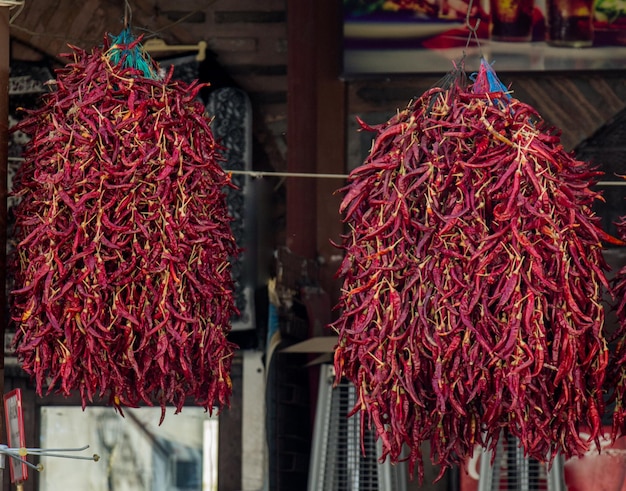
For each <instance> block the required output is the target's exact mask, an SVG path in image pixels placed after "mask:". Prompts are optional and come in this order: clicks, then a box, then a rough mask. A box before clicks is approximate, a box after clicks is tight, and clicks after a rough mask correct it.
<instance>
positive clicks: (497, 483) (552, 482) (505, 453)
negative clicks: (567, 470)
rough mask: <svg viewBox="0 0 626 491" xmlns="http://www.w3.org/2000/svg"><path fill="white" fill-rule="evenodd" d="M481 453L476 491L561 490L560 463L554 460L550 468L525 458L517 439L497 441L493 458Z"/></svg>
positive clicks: (561, 471) (561, 470) (510, 438)
mask: <svg viewBox="0 0 626 491" xmlns="http://www.w3.org/2000/svg"><path fill="white" fill-rule="evenodd" d="M491 458H492V453H491V452H489V451H483V454H482V456H481V464H480V479H479V485H478V491H562V490H563V481H562V479H563V477H562V476H563V460H562V457H561V456H557V457H556V458H555V459H554V463H553V464H552V467H551V468H550V469H548V468H547V466H546V464H544V463H542V462H539V461H536V460H533V459H529V458H527V457H525V456H524V450H523V448H522V447H521V446H520V444H519V441H518V440H517V439H516V438H513V437H508V438H506V439H505V438H500V440H499V441H498V445H497V447H496V455H495V459H494V460H493V465H492V464H491Z"/></svg>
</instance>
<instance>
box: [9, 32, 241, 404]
mask: <svg viewBox="0 0 626 491" xmlns="http://www.w3.org/2000/svg"><path fill="white" fill-rule="evenodd" d="M137 43H138V41H137V40H136V41H133V42H132V43H131V44H130V45H128V46H123V47H122V50H121V52H122V56H121V58H120V59H119V60H118V62H117V64H116V63H114V62H112V61H111V56H112V54H117V55H119V54H120V46H117V45H112V46H109V42H108V41H105V45H104V47H103V48H95V49H93V50H92V51H91V52H90V53H88V52H86V51H83V50H81V49H78V48H73V53H71V54H69V55H66V56H67V57H68V58H70V62H69V63H68V64H67V65H66V66H65V67H64V68H62V69H59V70H58V71H57V78H56V82H55V85H56V90H54V91H53V92H51V93H49V94H47V95H46V96H45V97H44V98H43V101H42V107H41V108H40V109H38V110H36V111H34V112H32V113H31V114H30V115H29V116H28V117H27V118H26V119H25V120H24V121H23V122H22V123H21V124H20V125H19V129H20V130H22V131H24V132H26V133H27V134H28V135H30V136H31V138H32V139H31V141H30V144H29V146H28V149H27V151H26V153H25V162H24V163H23V165H22V167H21V168H20V169H19V172H18V175H17V177H16V181H15V188H14V192H15V195H16V196H17V197H19V199H20V202H19V205H18V206H17V208H16V209H15V217H16V234H15V239H16V243H17V249H16V250H17V253H16V257H15V261H14V275H15V284H16V286H15V289H14V290H13V291H12V294H11V299H12V301H11V307H12V318H13V320H14V321H15V322H16V331H17V332H16V337H15V343H16V349H17V356H18V357H19V360H20V361H21V364H22V367H23V368H24V370H26V372H28V373H30V374H32V375H33V376H34V379H35V380H36V385H37V391H38V392H39V393H40V394H41V393H42V392H43V390H44V388H46V390H47V391H48V392H51V391H58V392H60V393H63V394H66V395H68V394H70V393H71V392H72V391H75V390H77V391H79V392H80V395H81V398H82V402H83V405H85V404H87V403H88V402H89V401H91V400H93V398H94V397H107V396H108V397H109V398H110V402H111V404H113V405H114V406H115V407H116V408H117V409H118V410H121V409H122V406H136V405H138V404H140V403H146V404H159V405H160V406H161V407H162V409H163V415H164V411H165V406H166V405H167V404H174V405H175V406H176V410H177V412H178V411H180V410H181V408H182V406H183V404H184V403H185V401H186V399H187V398H190V399H193V400H194V401H195V403H196V404H198V405H200V406H203V407H204V408H206V409H208V410H212V409H213V406H214V405H215V406H222V405H224V404H227V403H228V401H229V396H230V393H231V382H230V375H229V374H230V365H231V360H232V356H233V352H234V351H233V350H234V348H235V346H234V345H233V344H232V343H231V342H229V341H228V339H227V334H228V332H229V330H230V318H231V316H232V315H233V313H234V311H235V307H234V303H233V295H232V279H231V274H230V265H229V258H230V257H232V256H234V255H235V254H236V253H237V250H236V246H235V241H234V238H233V236H232V233H231V230H230V217H229V216H228V213H227V207H226V203H225V199H224V193H223V189H224V187H225V186H229V185H230V180H229V177H228V176H227V174H226V173H225V172H224V171H223V170H222V169H221V167H220V165H219V161H220V159H221V157H220V154H219V148H218V145H217V144H216V142H215V140H214V138H213V134H212V132H211V129H210V126H209V124H210V121H209V120H208V118H207V117H206V116H205V114H204V106H203V104H202V103H201V102H199V101H198V100H197V98H196V96H197V94H198V92H199V90H200V88H201V85H199V84H196V83H194V84H191V85H189V84H186V83H183V82H176V81H173V80H171V73H170V75H168V76H166V77H165V78H163V79H161V78H158V77H157V78H151V77H150V76H149V75H150V74H151V73H152V72H151V70H148V71H146V70H143V69H139V68H137V67H135V66H133V64H132V63H131V64H129V63H128V59H127V58H126V56H125V53H127V52H129V51H132V50H133V49H139V48H138V44H137ZM146 66H148V65H146V64H145V63H144V65H143V67H144V68H145V67H146ZM147 75H148V76H147Z"/></svg>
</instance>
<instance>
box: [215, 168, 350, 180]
mask: <svg viewBox="0 0 626 491" xmlns="http://www.w3.org/2000/svg"><path fill="white" fill-rule="evenodd" d="M224 171H226V172H228V173H229V174H241V175H246V176H251V177H305V178H311V179H346V178H347V177H348V176H349V174H324V173H319V174H318V173H316V172H280V171H256V170H228V169H224Z"/></svg>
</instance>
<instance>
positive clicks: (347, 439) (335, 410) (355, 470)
mask: <svg viewBox="0 0 626 491" xmlns="http://www.w3.org/2000/svg"><path fill="white" fill-rule="evenodd" d="M333 382H334V373H333V369H332V366H331V365H322V366H321V368H320V385H319V392H318V401H317V412H316V415H315V428H314V439H313V450H312V452H311V465H310V470H309V486H308V490H309V491H370V490H371V491H378V490H380V489H385V490H388V491H405V490H406V476H407V470H406V466H405V465H404V464H398V465H395V466H391V465H390V464H389V462H385V463H383V464H379V463H378V460H377V454H378V452H377V445H376V442H375V439H374V434H373V432H371V431H367V432H366V433H365V435H364V437H363V445H364V448H365V454H363V453H362V452H361V437H360V422H359V416H354V417H352V418H348V417H347V414H348V412H349V411H350V410H351V409H352V407H353V406H354V404H355V402H356V391H355V389H354V386H353V385H352V384H351V383H350V382H348V381H345V380H344V381H342V382H341V383H340V384H339V385H338V386H337V387H335V388H333Z"/></svg>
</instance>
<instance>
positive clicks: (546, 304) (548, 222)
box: [333, 62, 608, 479]
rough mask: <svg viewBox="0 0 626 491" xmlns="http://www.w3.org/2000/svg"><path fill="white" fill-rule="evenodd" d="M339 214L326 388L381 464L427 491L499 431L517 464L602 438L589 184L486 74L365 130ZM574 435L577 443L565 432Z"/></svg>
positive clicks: (598, 286)
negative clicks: (347, 384)
mask: <svg viewBox="0 0 626 491" xmlns="http://www.w3.org/2000/svg"><path fill="white" fill-rule="evenodd" d="M361 126H362V127H363V129H365V130H369V131H373V132H375V133H376V136H375V140H374V143H373V146H372V148H371V151H370V154H369V156H368V157H367V159H366V161H365V162H364V164H363V165H362V166H360V167H358V168H357V169H355V170H354V171H353V172H352V173H351V175H350V178H349V183H348V185H347V186H346V188H344V191H345V197H344V199H343V202H342V204H341V212H342V213H343V214H344V216H345V218H344V220H345V223H346V225H347V228H348V230H347V232H346V234H345V235H344V238H343V243H342V245H341V247H342V248H343V249H344V251H345V256H344V261H343V263H342V265H341V267H340V270H339V272H338V275H339V276H340V277H341V278H343V288H342V291H341V295H340V300H339V304H338V308H340V314H339V317H338V319H337V321H336V322H335V323H334V324H333V327H334V329H335V330H336V331H337V332H338V334H339V341H338V346H337V349H336V353H335V360H334V361H335V368H336V374H337V378H340V377H343V376H345V377H347V378H348V379H349V380H350V381H352V382H353V383H354V385H355V387H356V391H357V403H356V405H355V406H354V409H353V410H352V412H351V415H354V414H356V413H360V416H361V424H362V428H363V426H364V425H366V424H369V425H371V426H372V427H373V428H374V430H375V433H376V435H377V436H378V437H379V438H380V440H382V456H381V458H382V459H384V458H386V457H388V458H390V460H391V461H392V462H397V461H398V460H399V459H402V458H403V455H404V454H403V447H408V449H409V452H410V453H409V454H408V456H407V458H408V460H409V464H410V467H411V468H412V469H413V468H414V467H415V466H416V465H417V468H418V473H419V477H420V479H422V478H423V462H422V455H421V445H422V443H423V442H429V443H430V448H431V458H432V461H433V463H434V464H436V465H439V466H441V475H443V472H444V471H445V470H446V468H449V467H450V466H452V465H455V464H461V463H463V462H464V461H465V459H466V458H467V457H468V456H469V455H471V454H472V453H473V450H474V448H475V446H476V445H482V446H486V447H490V448H494V447H495V445H496V443H497V441H498V439H499V438H500V435H501V433H502V432H503V431H504V430H506V431H507V432H508V433H509V434H510V435H513V436H515V437H517V438H519V440H520V442H521V445H522V446H523V448H524V450H525V452H526V453H527V455H528V456H530V457H532V458H536V459H539V460H542V461H545V460H548V461H550V460H551V459H552V458H553V456H554V455H556V453H557V452H562V453H563V454H564V455H566V456H571V455H581V454H583V453H584V452H585V451H586V450H587V449H588V448H589V447H590V445H592V444H593V442H594V440H595V441H596V442H597V439H598V437H599V435H600V431H601V428H600V416H601V414H602V413H603V411H604V402H603V383H604V381H605V372H606V367H607V357H608V349H607V342H606V340H605V337H604V334H603V319H604V317H603V308H602V306H601V304H600V302H601V294H602V289H603V288H608V285H607V280H606V277H605V273H604V271H605V268H606V265H605V262H604V259H603V257H602V255H601V251H602V244H601V241H602V240H604V239H606V238H607V237H606V235H605V234H604V233H602V232H601V230H600V229H599V222H598V219H597V218H596V217H595V216H594V213H593V212H592V210H591V206H592V204H593V203H594V201H595V200H597V199H599V195H598V194H597V193H596V192H595V191H592V190H591V189H590V186H591V185H592V184H594V182H595V179H596V178H597V176H598V174H599V173H598V172H597V171H596V170H594V169H593V168H591V166H590V165H589V164H587V163H584V162H581V161H577V160H575V159H574V158H573V157H572V156H570V155H569V154H568V153H567V152H565V151H564V150H563V148H562V147H561V145H560V143H559V141H560V140H559V135H558V133H557V132H556V131H555V130H554V129H552V128H550V127H548V126H547V125H546V124H545V123H544V122H543V121H542V120H541V118H540V116H539V115H538V114H537V112H536V111H535V110H534V109H533V108H532V107H530V106H528V105H526V104H524V103H522V102H520V101H519V100H517V99H515V98H513V97H511V95H510V94H509V93H507V90H506V88H505V87H503V86H502V84H501V83H500V82H499V80H498V79H497V77H496V75H495V73H494V72H493V70H492V69H491V67H490V66H489V65H488V64H487V63H485V62H483V63H482V64H481V67H480V70H479V72H478V74H477V78H476V79H475V81H474V82H473V83H470V84H469V85H468V84H466V83H465V78H464V75H463V72H462V70H457V71H456V72H454V73H451V74H450V77H449V79H448V80H447V83H446V84H445V86H443V87H435V88H432V89H431V90H429V91H427V92H426V93H425V94H423V95H422V96H421V97H420V98H418V99H417V100H415V101H413V102H411V103H410V104H409V105H408V107H407V108H406V109H404V110H402V111H399V112H398V113H397V115H395V116H394V117H393V118H391V119H390V120H389V121H387V122H386V123H383V124H381V125H379V126H375V127H369V126H367V125H366V124H365V123H363V122H361ZM582 427H586V428H587V433H588V434H590V435H591V437H590V439H589V440H587V439H586V438H585V439H582V438H581V437H580V436H579V429H580V428H582Z"/></svg>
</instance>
